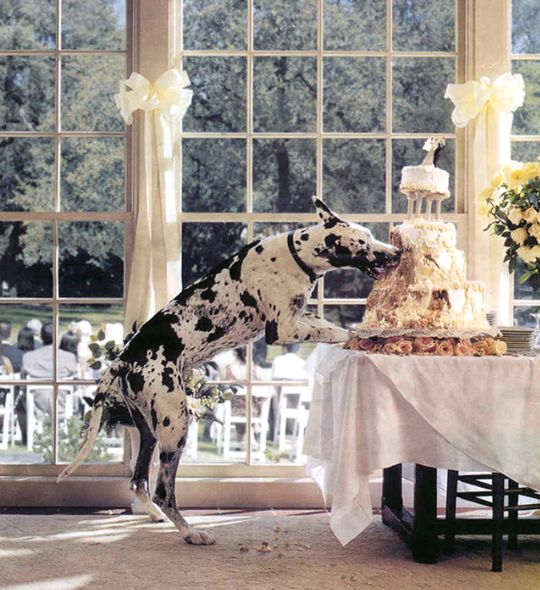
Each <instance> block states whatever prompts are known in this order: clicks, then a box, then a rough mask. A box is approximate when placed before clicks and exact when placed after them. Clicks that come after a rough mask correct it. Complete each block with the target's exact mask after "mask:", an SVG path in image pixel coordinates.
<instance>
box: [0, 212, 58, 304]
mask: <svg viewBox="0 0 540 590" xmlns="http://www.w3.org/2000/svg"><path fill="white" fill-rule="evenodd" d="M52 242H53V232H52V223H50V222H40V221H32V222H22V221H16V222H12V223H0V291H1V295H2V297H51V295H52V274H51V273H52V249H53V244H52Z"/></svg>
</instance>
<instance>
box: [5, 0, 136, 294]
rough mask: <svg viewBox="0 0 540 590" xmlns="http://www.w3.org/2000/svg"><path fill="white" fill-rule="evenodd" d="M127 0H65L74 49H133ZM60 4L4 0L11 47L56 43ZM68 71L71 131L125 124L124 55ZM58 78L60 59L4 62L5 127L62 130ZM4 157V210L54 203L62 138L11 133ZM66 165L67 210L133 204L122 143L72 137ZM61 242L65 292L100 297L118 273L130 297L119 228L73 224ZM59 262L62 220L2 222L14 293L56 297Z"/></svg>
mask: <svg viewBox="0 0 540 590" xmlns="http://www.w3.org/2000/svg"><path fill="white" fill-rule="evenodd" d="M118 4H119V2H118V0H93V1H92V2H78V1H75V0H66V1H64V2H63V15H62V16H63V19H62V25H63V38H64V47H69V48H77V49H82V48H94V49H107V48H113V49H119V48H123V46H124V43H125V40H124V31H123V26H122V24H121V19H119V17H118V14H117V5H118ZM54 6H55V4H54V2H50V1H48V0H47V1H44V0H36V1H33V2H13V1H12V0H0V46H1V48H2V49H4V50H9V49H14V50H16V49H52V48H54V47H55V45H56V40H55V9H54ZM62 74H63V78H62V80H63V96H62V100H63V109H62V127H63V129H67V130H75V129H76V130H97V131H116V130H122V128H123V127H122V123H121V120H120V118H119V117H118V116H117V114H116V109H115V106H114V104H113V99H112V95H113V94H114V92H116V89H117V81H118V79H119V78H120V77H123V76H124V75H125V61H124V58H123V57H119V56H116V55H113V56H106V55H103V56H98V57H91V58H90V57H88V56H86V57H64V59H63V61H62ZM54 75H55V66H54V58H53V57H40V56H37V57H33V56H17V57H4V58H1V59H0V84H1V87H2V88H3V92H2V93H0V129H3V130H13V131H40V130H47V131H48V130H53V129H54ZM0 163H1V166H0V210H2V211H51V210H52V209H53V206H54V194H53V190H52V189H53V183H52V179H53V174H54V142H53V140H51V139H48V138H32V139H30V138H13V137H11V138H2V139H0ZM60 164H61V182H62V191H63V195H62V197H63V198H64V197H65V202H64V201H63V203H62V208H63V210H71V211H110V210H114V209H116V210H118V209H121V208H122V207H123V202H124V196H123V184H124V181H123V145H122V142H121V141H118V140H115V139H114V140H109V139H106V140H96V139H84V140H71V139H69V140H64V142H63V145H62V160H61V162H60ZM60 244H61V250H60V270H61V278H63V280H64V293H63V295H64V296H84V295H86V296H87V295H99V290H100V286H101V285H102V284H103V282H104V280H106V279H111V277H112V278H113V279H114V284H115V285H119V288H120V295H121V290H122V284H121V283H122V281H121V277H122V260H121V258H122V250H123V236H122V232H121V231H119V228H118V225H117V224H100V223H93V224H86V225H85V226H84V227H83V226H81V224H70V223H63V224H61V231H60ZM51 260H52V224H50V223H22V222H14V223H3V224H0V281H5V282H6V283H7V284H8V286H9V289H10V290H11V291H12V292H13V294H14V295H17V296H22V297H25V296H26V297H36V296H50V295H51V278H50V277H51ZM81 269H82V271H81ZM81 272H82V275H81ZM92 291H94V292H92ZM101 294H102V295H104V296H107V295H112V293H110V292H109V293H101ZM116 294H117V293H115V295H116Z"/></svg>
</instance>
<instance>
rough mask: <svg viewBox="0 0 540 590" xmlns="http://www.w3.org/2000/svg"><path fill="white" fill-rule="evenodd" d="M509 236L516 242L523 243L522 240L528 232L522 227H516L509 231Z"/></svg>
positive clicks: (526, 236)
mask: <svg viewBox="0 0 540 590" xmlns="http://www.w3.org/2000/svg"><path fill="white" fill-rule="evenodd" d="M510 236H511V237H512V239H513V240H514V242H515V243H516V244H523V242H524V241H525V240H526V239H527V238H528V237H529V234H528V232H527V230H526V229H525V228H524V227H518V229H515V230H514V231H513V232H510Z"/></svg>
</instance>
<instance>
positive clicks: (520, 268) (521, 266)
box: [514, 258, 540, 299]
mask: <svg viewBox="0 0 540 590" xmlns="http://www.w3.org/2000/svg"><path fill="white" fill-rule="evenodd" d="M525 270H526V269H525V263H524V262H523V261H522V260H521V259H520V258H518V262H517V265H516V271H515V272H514V299H540V289H534V288H533V287H532V286H531V284H530V282H529V281H527V282H526V283H523V284H522V285H521V284H520V283H519V277H520V276H521V275H522V274H523V273H524V272H525Z"/></svg>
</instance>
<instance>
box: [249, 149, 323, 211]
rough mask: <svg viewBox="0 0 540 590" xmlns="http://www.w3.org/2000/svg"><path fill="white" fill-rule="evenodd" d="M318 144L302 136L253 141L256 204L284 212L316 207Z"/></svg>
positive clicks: (308, 209) (257, 207) (268, 209)
mask: <svg viewBox="0 0 540 590" xmlns="http://www.w3.org/2000/svg"><path fill="white" fill-rule="evenodd" d="M315 162H316V145H315V141H312V140H303V139H261V140H255V141H254V142H253V208H254V210H256V211H265V212H266V211H270V212H285V211H304V212H311V211H312V210H313V202H312V201H311V196H312V195H313V194H315V192H316V178H317V172H316V164H315Z"/></svg>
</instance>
